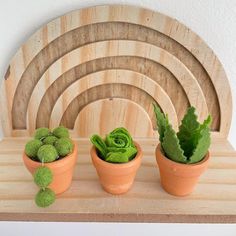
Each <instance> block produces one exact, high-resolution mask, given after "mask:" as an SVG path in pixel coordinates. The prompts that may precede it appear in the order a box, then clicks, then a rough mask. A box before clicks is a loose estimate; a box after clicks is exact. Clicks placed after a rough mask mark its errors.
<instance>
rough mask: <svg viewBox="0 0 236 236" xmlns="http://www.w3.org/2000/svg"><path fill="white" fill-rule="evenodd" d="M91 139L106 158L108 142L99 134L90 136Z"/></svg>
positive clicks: (102, 156) (103, 157)
mask: <svg viewBox="0 0 236 236" xmlns="http://www.w3.org/2000/svg"><path fill="white" fill-rule="evenodd" d="M90 141H91V142H92V144H93V145H94V146H95V147H96V149H97V150H98V151H99V154H100V156H101V158H102V159H105V157H106V155H107V146H106V143H105V142H104V141H103V139H102V138H101V137H100V136H99V135H97V134H95V135H93V136H92V137H91V138H90Z"/></svg>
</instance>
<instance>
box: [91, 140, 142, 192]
mask: <svg viewBox="0 0 236 236" xmlns="http://www.w3.org/2000/svg"><path fill="white" fill-rule="evenodd" d="M135 146H136V148H137V150H138V152H137V154H136V156H135V158H134V159H133V160H131V161H129V162H127V163H121V164H120V163H119V164H118V163H109V162H106V161H104V160H102V159H101V158H100V157H99V156H98V155H97V151H96V148H95V146H93V147H92V148H91V152H90V154H91V157H92V161H93V165H94V166H95V168H96V170H97V174H98V176H99V179H100V182H101V185H102V187H103V188H104V190H105V191H106V192H108V193H111V194H122V193H126V192H127V191H128V190H129V189H130V188H131V186H132V184H133V182H134V178H135V175H136V172H137V170H138V168H139V167H140V164H141V158H142V150H141V148H140V146H139V145H138V144H137V143H135Z"/></svg>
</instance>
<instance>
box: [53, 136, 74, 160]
mask: <svg viewBox="0 0 236 236" xmlns="http://www.w3.org/2000/svg"><path fill="white" fill-rule="evenodd" d="M55 148H56V149H57V152H58V154H59V156H62V157H64V156H66V155H68V154H69V153H71V152H72V151H73V143H72V141H71V139H70V138H60V139H58V140H57V141H56V143H55Z"/></svg>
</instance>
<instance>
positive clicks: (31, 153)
mask: <svg viewBox="0 0 236 236" xmlns="http://www.w3.org/2000/svg"><path fill="white" fill-rule="evenodd" d="M42 145H43V143H42V142H41V141H40V140H38V139H33V140H30V141H29V142H27V143H26V145H25V153H26V155H27V156H28V157H30V158H32V159H33V160H35V159H37V153H38V150H39V148H40V147H41V146H42Z"/></svg>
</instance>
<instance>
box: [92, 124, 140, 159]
mask: <svg viewBox="0 0 236 236" xmlns="http://www.w3.org/2000/svg"><path fill="white" fill-rule="evenodd" d="M90 140H91V142H92V143H93V145H94V146H95V147H96V149H97V152H98V155H99V157H100V158H101V159H103V160H104V161H107V162H112V163H126V162H129V161H131V160H132V159H133V158H134V157H135V156H136V154H137V148H136V147H135V145H134V142H133V139H132V137H131V135H130V134H129V132H128V131H127V130H126V129H125V128H116V129H114V130H113V131H112V132H111V133H109V134H108V135H107V136H106V138H105V140H103V139H102V138H101V137H100V136H99V135H97V134H95V135H93V136H92V137H91V138H90Z"/></svg>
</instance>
